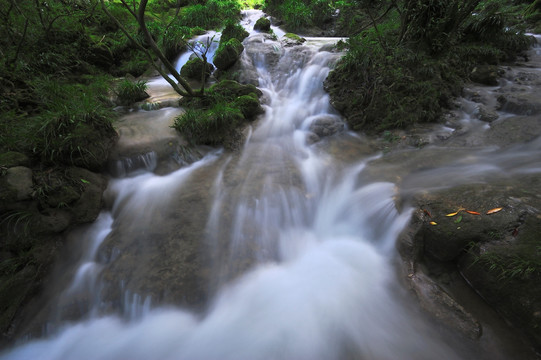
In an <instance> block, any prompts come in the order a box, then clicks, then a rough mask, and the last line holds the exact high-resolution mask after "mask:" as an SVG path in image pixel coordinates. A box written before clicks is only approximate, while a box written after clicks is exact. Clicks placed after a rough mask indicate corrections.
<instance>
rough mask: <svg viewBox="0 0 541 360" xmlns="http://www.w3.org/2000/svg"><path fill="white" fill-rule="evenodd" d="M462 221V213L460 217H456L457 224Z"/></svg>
mask: <svg viewBox="0 0 541 360" xmlns="http://www.w3.org/2000/svg"><path fill="white" fill-rule="evenodd" d="M461 221H462V215H460V216H459V217H457V218H456V220H455V224H458V223H459V222H461Z"/></svg>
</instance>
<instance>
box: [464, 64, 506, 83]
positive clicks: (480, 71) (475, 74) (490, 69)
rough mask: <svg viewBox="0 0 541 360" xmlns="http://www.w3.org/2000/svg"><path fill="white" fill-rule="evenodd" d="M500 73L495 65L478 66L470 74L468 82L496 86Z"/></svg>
mask: <svg viewBox="0 0 541 360" xmlns="http://www.w3.org/2000/svg"><path fill="white" fill-rule="evenodd" d="M501 75H502V71H501V70H500V69H499V68H498V66H496V65H479V66H477V67H475V68H474V69H473V70H472V72H471V73H470V80H471V81H473V82H476V83H479V84H483V85H488V86H496V85H498V79H499V78H500V76H501Z"/></svg>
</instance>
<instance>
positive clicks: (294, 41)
mask: <svg viewBox="0 0 541 360" xmlns="http://www.w3.org/2000/svg"><path fill="white" fill-rule="evenodd" d="M280 41H281V42H282V43H283V44H284V45H285V46H293V45H301V44H302V43H304V42H306V39H305V38H303V37H300V36H299V35H297V34H294V33H286V34H285V35H284V36H282V38H281V39H280Z"/></svg>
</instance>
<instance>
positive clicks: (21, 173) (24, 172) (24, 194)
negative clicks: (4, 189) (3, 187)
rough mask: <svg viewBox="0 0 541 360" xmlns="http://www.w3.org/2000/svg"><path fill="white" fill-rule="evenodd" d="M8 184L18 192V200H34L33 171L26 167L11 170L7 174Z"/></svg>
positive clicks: (16, 167)
mask: <svg viewBox="0 0 541 360" xmlns="http://www.w3.org/2000/svg"><path fill="white" fill-rule="evenodd" d="M6 180H7V183H8V184H9V185H10V186H11V187H12V188H13V189H14V191H15V192H16V200H29V199H30V198H32V185H33V181H32V170H30V169H29V168H27V167H24V166H15V167H12V168H9V169H8V170H7V173H6Z"/></svg>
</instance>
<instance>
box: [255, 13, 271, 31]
mask: <svg viewBox="0 0 541 360" xmlns="http://www.w3.org/2000/svg"><path fill="white" fill-rule="evenodd" d="M270 29H271V22H270V20H269V19H267V18H266V17H264V16H262V17H260V18H259V19H257V21H256V22H255V24H254V30H258V31H263V32H269V31H270Z"/></svg>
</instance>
